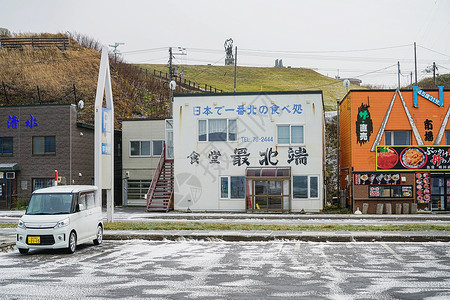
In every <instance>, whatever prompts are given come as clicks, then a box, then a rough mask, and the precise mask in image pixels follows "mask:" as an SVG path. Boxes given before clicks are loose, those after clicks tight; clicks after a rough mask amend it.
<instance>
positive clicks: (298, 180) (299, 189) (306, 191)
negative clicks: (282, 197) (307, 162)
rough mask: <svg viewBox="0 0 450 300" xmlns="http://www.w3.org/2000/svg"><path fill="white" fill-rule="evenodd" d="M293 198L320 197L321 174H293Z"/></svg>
mask: <svg viewBox="0 0 450 300" xmlns="http://www.w3.org/2000/svg"><path fill="white" fill-rule="evenodd" d="M292 190H293V191H292V192H293V198H304V199H305V198H319V176H292Z"/></svg>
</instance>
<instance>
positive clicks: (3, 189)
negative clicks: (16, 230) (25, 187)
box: [0, 179, 12, 209]
mask: <svg viewBox="0 0 450 300" xmlns="http://www.w3.org/2000/svg"><path fill="white" fill-rule="evenodd" d="M11 192H12V180H9V179H0V209H11V204H12V203H11V202H12V201H11V198H12V197H11Z"/></svg>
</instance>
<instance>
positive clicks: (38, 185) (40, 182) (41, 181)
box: [33, 178, 54, 191]
mask: <svg viewBox="0 0 450 300" xmlns="http://www.w3.org/2000/svg"><path fill="white" fill-rule="evenodd" d="M53 181H54V179H53V178H33V191H36V190H39V189H43V188H47V187H51V186H53Z"/></svg>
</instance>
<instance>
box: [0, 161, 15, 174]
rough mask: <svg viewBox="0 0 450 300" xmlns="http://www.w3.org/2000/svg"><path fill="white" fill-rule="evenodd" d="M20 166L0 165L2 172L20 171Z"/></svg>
mask: <svg viewBox="0 0 450 300" xmlns="http://www.w3.org/2000/svg"><path fill="white" fill-rule="evenodd" d="M19 170H20V169H19V164H17V163H11V164H0V172H7V171H19Z"/></svg>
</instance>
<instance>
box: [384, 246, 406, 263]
mask: <svg viewBox="0 0 450 300" xmlns="http://www.w3.org/2000/svg"><path fill="white" fill-rule="evenodd" d="M381 246H383V247H384V249H386V250H387V251H389V252H390V253H391V254H392V256H394V257H395V259H397V260H399V261H403V258H402V257H401V256H400V255H398V254H397V253H396V252H395V251H394V250H393V249H392V248H391V247H389V246H388V245H387V244H385V243H381Z"/></svg>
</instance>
